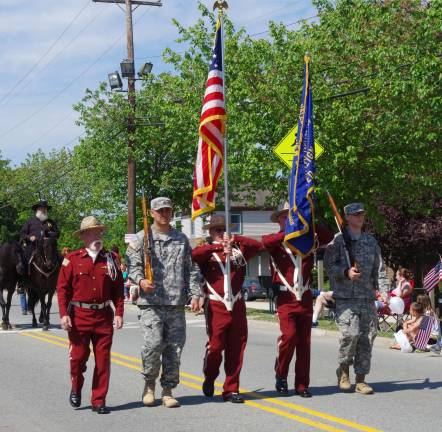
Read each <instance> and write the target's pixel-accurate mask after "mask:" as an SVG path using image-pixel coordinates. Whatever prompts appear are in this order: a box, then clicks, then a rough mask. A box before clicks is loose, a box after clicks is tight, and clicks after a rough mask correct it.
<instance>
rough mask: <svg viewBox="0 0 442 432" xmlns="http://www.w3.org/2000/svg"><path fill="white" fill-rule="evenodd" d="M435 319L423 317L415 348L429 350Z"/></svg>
mask: <svg viewBox="0 0 442 432" xmlns="http://www.w3.org/2000/svg"><path fill="white" fill-rule="evenodd" d="M434 320H435V318H434V317H432V316H423V317H422V322H421V324H420V326H419V331H418V332H417V335H416V338H415V340H414V346H415V347H416V348H417V349H420V350H424V349H426V348H427V345H428V339H429V338H430V334H431V330H432V329H433V325H434Z"/></svg>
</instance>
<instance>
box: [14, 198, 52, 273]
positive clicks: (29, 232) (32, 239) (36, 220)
mask: <svg viewBox="0 0 442 432" xmlns="http://www.w3.org/2000/svg"><path fill="white" fill-rule="evenodd" d="M32 210H33V211H34V216H32V217H30V218H29V219H28V220H27V221H26V222H25V224H24V225H23V226H22V228H21V230H20V242H21V243H22V244H23V261H24V266H25V274H28V272H29V262H30V260H31V258H32V254H33V252H34V250H35V248H36V246H37V242H38V240H40V239H42V238H44V237H55V238H56V239H58V238H59V236H60V230H59V229H58V226H57V224H56V223H55V221H54V220H52V219H49V217H48V211H49V210H51V206H50V205H48V202H47V201H46V200H40V201H39V202H37V203H36V204H34V205H33V206H32Z"/></svg>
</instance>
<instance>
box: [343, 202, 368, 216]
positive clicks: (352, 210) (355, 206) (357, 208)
mask: <svg viewBox="0 0 442 432" xmlns="http://www.w3.org/2000/svg"><path fill="white" fill-rule="evenodd" d="M364 212H365V208H364V204H362V203H351V204H347V205H346V206H345V207H344V213H345V216H348V215H354V214H357V213H364Z"/></svg>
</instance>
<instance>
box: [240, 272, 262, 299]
mask: <svg viewBox="0 0 442 432" xmlns="http://www.w3.org/2000/svg"><path fill="white" fill-rule="evenodd" d="M242 295H243V297H244V300H245V301H251V300H255V299H257V298H264V299H265V298H266V297H267V296H266V290H265V288H263V287H262V286H261V284H260V283H259V280H258V279H256V278H249V277H246V278H245V279H244V283H243V285H242Z"/></svg>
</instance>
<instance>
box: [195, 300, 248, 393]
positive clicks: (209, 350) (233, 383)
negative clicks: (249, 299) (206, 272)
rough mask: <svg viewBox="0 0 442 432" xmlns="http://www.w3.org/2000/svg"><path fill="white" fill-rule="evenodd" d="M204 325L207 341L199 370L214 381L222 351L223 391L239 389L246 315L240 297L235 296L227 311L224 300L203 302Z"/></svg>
mask: <svg viewBox="0 0 442 432" xmlns="http://www.w3.org/2000/svg"><path fill="white" fill-rule="evenodd" d="M206 326H207V335H208V336H209V341H208V342H207V345H206V356H205V358H204V367H203V372H204V376H205V377H206V379H207V380H208V381H215V379H216V378H217V376H218V375H219V368H220V366H221V361H222V355H223V351H224V371H225V373H226V380H225V381H224V389H223V390H224V391H223V395H228V394H230V393H237V392H238V391H239V374H240V373H241V368H242V363H243V358H244V350H245V349H246V344H247V318H246V305H245V303H244V300H242V299H240V300H238V301H237V302H236V303H235V305H234V306H233V311H232V312H229V311H227V309H226V307H225V306H224V303H222V302H218V301H215V300H210V301H208V303H207V305H206Z"/></svg>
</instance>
